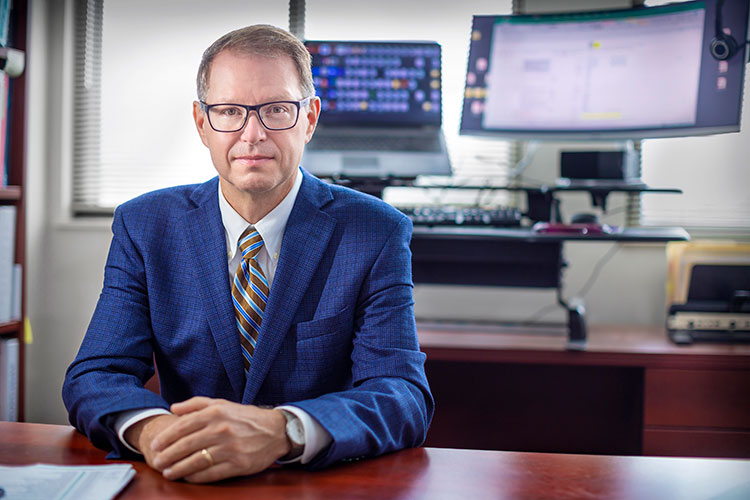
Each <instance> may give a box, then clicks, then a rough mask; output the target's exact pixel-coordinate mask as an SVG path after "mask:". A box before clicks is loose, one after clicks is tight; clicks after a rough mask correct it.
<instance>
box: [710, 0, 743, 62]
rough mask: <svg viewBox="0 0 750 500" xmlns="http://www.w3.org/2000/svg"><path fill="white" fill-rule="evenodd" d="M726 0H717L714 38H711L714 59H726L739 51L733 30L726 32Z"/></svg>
mask: <svg viewBox="0 0 750 500" xmlns="http://www.w3.org/2000/svg"><path fill="white" fill-rule="evenodd" d="M723 8H724V0H716V16H715V17H716V20H715V21H714V22H715V25H714V26H715V30H714V39H713V40H711V55H712V56H714V59H717V60H719V61H724V60H726V59H729V58H730V57H732V56H733V55H734V54H736V53H737V40H735V39H734V37H733V36H732V33H731V31H729V32H728V33H725V32H724V22H723V19H722V18H723Z"/></svg>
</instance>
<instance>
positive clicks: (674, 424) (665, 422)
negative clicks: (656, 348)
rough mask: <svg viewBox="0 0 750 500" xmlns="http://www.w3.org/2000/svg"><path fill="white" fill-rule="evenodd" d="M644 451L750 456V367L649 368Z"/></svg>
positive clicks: (645, 405) (645, 389) (644, 422)
mask: <svg viewBox="0 0 750 500" xmlns="http://www.w3.org/2000/svg"><path fill="white" fill-rule="evenodd" d="M644 401H645V404H644V416H643V451H644V453H645V454H648V455H667V454H677V455H695V454H700V455H701V456H727V455H728V456H738V457H744V456H749V454H750V369H748V370H722V369H717V370H705V369H697V370H690V369H668V368H667V369H664V368H652V369H649V370H646V379H645V385H644Z"/></svg>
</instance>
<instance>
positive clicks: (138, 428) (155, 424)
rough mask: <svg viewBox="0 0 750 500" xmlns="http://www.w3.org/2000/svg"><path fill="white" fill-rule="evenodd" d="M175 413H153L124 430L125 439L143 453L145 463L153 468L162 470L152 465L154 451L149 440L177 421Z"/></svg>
mask: <svg viewBox="0 0 750 500" xmlns="http://www.w3.org/2000/svg"><path fill="white" fill-rule="evenodd" d="M178 418H179V417H178V416H177V415H166V414H163V415H154V416H153V417H148V418H144V419H143V420H141V421H140V422H136V423H135V424H133V425H132V426H130V427H129V428H128V430H126V431H125V439H126V440H127V442H128V443H129V444H130V446H132V447H133V448H135V449H137V450H138V451H140V452H141V453H142V454H143V458H145V459H146V463H147V464H148V465H149V466H151V467H152V468H153V469H156V470H158V471H159V472H162V471H161V470H160V469H158V468H157V467H155V466H154V457H155V456H156V451H154V450H153V449H152V448H151V442H152V441H153V440H154V437H156V435H157V434H159V433H160V432H161V431H163V430H164V429H166V428H167V427H169V426H170V425H172V424H173V423H175V422H176V421H177V419H178Z"/></svg>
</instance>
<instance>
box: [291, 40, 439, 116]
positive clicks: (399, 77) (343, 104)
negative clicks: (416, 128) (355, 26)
mask: <svg viewBox="0 0 750 500" xmlns="http://www.w3.org/2000/svg"><path fill="white" fill-rule="evenodd" d="M305 45H306V46H307V48H308V50H309V51H310V54H311V55H312V60H313V62H312V72H313V80H314V83H315V89H316V92H317V94H318V96H319V97H320V99H321V110H322V113H321V118H320V120H321V123H322V124H324V125H326V124H328V125H334V124H335V125H344V124H352V125H358V124H360V125H378V124H382V125H392V124H395V125H399V124H402V125H419V124H424V125H437V126H439V125H440V117H441V109H440V106H441V84H440V78H441V70H440V46H439V45H438V44H437V43H434V42H424V43H422V42H323V41H307V42H305Z"/></svg>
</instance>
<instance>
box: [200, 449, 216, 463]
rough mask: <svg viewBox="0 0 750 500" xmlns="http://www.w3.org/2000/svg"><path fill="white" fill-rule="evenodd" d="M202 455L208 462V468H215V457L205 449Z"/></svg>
mask: <svg viewBox="0 0 750 500" xmlns="http://www.w3.org/2000/svg"><path fill="white" fill-rule="evenodd" d="M201 455H203V456H204V457H205V458H206V460H208V466H209V467H213V466H214V457H212V456H211V454H210V453H209V452H208V450H207V449H205V448H203V449H202V450H201Z"/></svg>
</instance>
